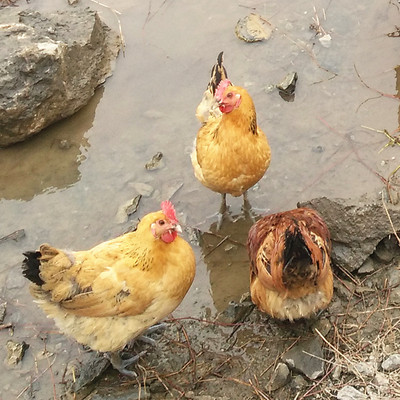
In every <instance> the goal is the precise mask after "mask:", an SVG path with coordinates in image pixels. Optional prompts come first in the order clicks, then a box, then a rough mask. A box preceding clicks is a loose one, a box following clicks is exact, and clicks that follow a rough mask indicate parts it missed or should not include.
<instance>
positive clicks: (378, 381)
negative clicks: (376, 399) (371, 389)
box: [373, 371, 389, 390]
mask: <svg viewBox="0 0 400 400" xmlns="http://www.w3.org/2000/svg"><path fill="white" fill-rule="evenodd" d="M373 383H374V384H375V385H376V386H379V388H380V389H381V390H382V389H386V388H388V387H389V378H388V377H387V376H386V375H385V374H384V373H382V372H379V371H378V372H377V373H376V374H375V378H374V381H373Z"/></svg>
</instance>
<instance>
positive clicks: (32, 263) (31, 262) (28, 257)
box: [22, 251, 44, 286]
mask: <svg viewBox="0 0 400 400" xmlns="http://www.w3.org/2000/svg"><path fill="white" fill-rule="evenodd" d="M23 254H24V256H25V260H24V261H23V262H22V275H24V276H25V278H27V279H29V280H30V281H31V282H33V283H36V285H39V286H42V285H43V284H44V281H43V280H42V278H41V277H40V260H39V258H40V257H41V255H42V254H41V253H40V251H27V252H25V253H23Z"/></svg>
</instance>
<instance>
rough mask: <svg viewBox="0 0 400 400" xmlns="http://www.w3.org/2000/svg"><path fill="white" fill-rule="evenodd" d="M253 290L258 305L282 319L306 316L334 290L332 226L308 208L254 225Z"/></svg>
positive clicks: (249, 245)
mask: <svg viewBox="0 0 400 400" xmlns="http://www.w3.org/2000/svg"><path fill="white" fill-rule="evenodd" d="M247 249H248V253H249V257H250V293H251V298H252V301H253V303H254V304H256V305H257V307H258V308H259V309H260V310H261V311H264V312H266V313H267V314H269V315H271V316H272V317H274V318H278V319H282V320H283V319H288V320H290V321H293V320H295V319H297V318H307V317H310V316H311V315H313V314H314V313H316V312H318V311H319V310H322V309H324V308H326V307H327V306H328V304H329V303H330V301H331V299H332V294H333V275H332V269H331V261H330V253H331V241H330V234H329V230H328V228H327V226H326V224H325V222H324V221H323V220H322V218H321V217H320V216H319V215H318V213H317V212H316V211H314V210H312V209H309V208H298V209H295V210H291V211H286V212H281V213H278V214H273V215H268V216H266V217H264V218H262V219H260V220H259V221H257V222H256V223H255V224H254V225H253V226H252V227H251V229H250V231H249V236H248V241H247Z"/></svg>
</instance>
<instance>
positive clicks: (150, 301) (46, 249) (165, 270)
mask: <svg viewBox="0 0 400 400" xmlns="http://www.w3.org/2000/svg"><path fill="white" fill-rule="evenodd" d="M161 208H162V210H161V211H157V212H153V213H150V214H147V215H146V216H144V217H143V219H142V220H141V221H140V223H139V224H138V226H137V229H136V231H134V232H130V233H126V234H124V235H122V236H120V237H117V238H116V239H112V240H109V241H107V242H104V243H101V244H99V245H97V246H95V247H93V248H92V249H90V250H87V251H67V250H58V249H56V248H54V247H51V246H49V245H48V244H43V245H41V246H40V249H39V251H35V252H27V253H24V255H25V256H26V258H25V260H24V262H23V275H24V276H25V277H26V278H28V279H29V280H30V281H32V282H33V283H32V284H31V287H30V289H31V293H32V295H33V296H34V297H35V298H36V303H38V304H39V306H40V307H41V308H42V309H43V310H44V311H45V313H46V314H47V315H48V317H51V318H54V320H55V322H56V324H57V326H58V327H59V328H60V330H61V331H62V332H63V333H65V334H67V335H70V336H72V337H73V338H75V339H76V340H77V341H78V342H79V343H81V344H84V345H87V346H89V347H90V348H91V349H93V350H97V351H100V352H107V353H108V352H109V354H107V355H108V357H109V358H110V361H111V363H112V365H113V366H114V368H116V369H118V370H119V371H120V372H122V373H124V374H126V375H130V376H134V375H135V373H134V372H132V371H129V370H127V369H126V367H127V366H128V365H130V364H131V363H133V362H135V361H136V360H137V358H138V357H133V358H131V359H128V360H122V358H121V357H120V355H119V351H121V350H122V349H123V348H124V347H125V345H126V344H128V343H129V342H130V341H132V340H133V339H135V338H137V337H139V336H140V335H142V334H143V333H145V332H146V330H147V329H148V328H149V327H150V326H152V325H153V324H155V323H157V322H158V321H160V320H161V319H163V318H164V317H166V316H167V315H168V314H169V313H171V312H172V311H173V310H175V308H176V307H177V306H178V305H179V304H180V303H181V301H182V299H183V298H184V296H185V294H186V292H187V291H188V290H189V288H190V286H191V284H192V282H193V278H194V275H195V257H194V253H193V250H192V248H191V247H190V245H189V244H188V243H187V242H186V241H185V240H183V239H182V238H181V237H179V236H177V233H178V232H181V229H180V226H179V224H178V221H177V218H176V215H175V210H174V207H173V205H172V204H171V203H170V202H169V201H164V202H163V203H161Z"/></svg>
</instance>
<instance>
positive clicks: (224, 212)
mask: <svg viewBox="0 0 400 400" xmlns="http://www.w3.org/2000/svg"><path fill="white" fill-rule="evenodd" d="M227 217H228V218H229V213H228V207H227V205H226V193H221V206H220V207H219V211H218V221H217V232H218V231H219V230H220V229H221V226H222V221H223V220H224V218H227Z"/></svg>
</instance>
